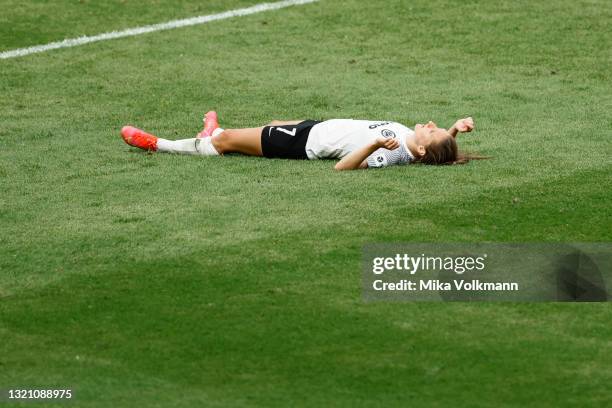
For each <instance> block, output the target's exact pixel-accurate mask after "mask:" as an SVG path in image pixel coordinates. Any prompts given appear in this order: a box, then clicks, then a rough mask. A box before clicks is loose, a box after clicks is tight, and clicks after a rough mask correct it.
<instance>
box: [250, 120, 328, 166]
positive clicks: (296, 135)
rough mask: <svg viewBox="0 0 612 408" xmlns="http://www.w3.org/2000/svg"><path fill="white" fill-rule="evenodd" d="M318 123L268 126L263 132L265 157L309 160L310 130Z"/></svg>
mask: <svg viewBox="0 0 612 408" xmlns="http://www.w3.org/2000/svg"><path fill="white" fill-rule="evenodd" d="M317 123H321V122H318V121H316V120H305V121H303V122H300V123H298V124H297V125H283V126H266V127H264V128H263V130H262V131H261V151H262V153H263V155H264V157H268V158H280V159H308V156H306V141H307V140H308V134H309V133H310V129H312V127H313V126H314V125H316V124H317Z"/></svg>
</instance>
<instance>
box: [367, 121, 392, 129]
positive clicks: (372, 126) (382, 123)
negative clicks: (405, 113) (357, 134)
mask: <svg viewBox="0 0 612 408" xmlns="http://www.w3.org/2000/svg"><path fill="white" fill-rule="evenodd" d="M389 124H391V122H381V123H374V124H372V125H370V126H368V127H369V128H370V129H376V128H377V127H381V126H385V125H389Z"/></svg>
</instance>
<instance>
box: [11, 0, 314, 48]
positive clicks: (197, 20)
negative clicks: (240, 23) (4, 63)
mask: <svg viewBox="0 0 612 408" xmlns="http://www.w3.org/2000/svg"><path fill="white" fill-rule="evenodd" d="M317 1H319V0H284V1H279V2H276V3H260V4H256V5H254V6H251V7H246V8H241V9H236V10H229V11H224V12H223V13H218V14H210V15H208V16H199V17H191V18H185V19H182V20H172V21H168V22H166V23H159V24H153V25H148V26H143V27H136V28H129V29H127V30H123V31H112V32H110V33H104V34H98V35H94V36H91V37H88V36H85V37H79V38H70V39H66V40H63V41H57V42H52V43H49V44H44V45H35V46H33V47H27V48H18V49H15V50H10V51H4V52H0V59H8V58H16V57H23V56H25V55H29V54H36V53H38V52H45V51H50V50H56V49H58V48H69V47H76V46H77V45H83V44H89V43H92V42H97V41H106V40H114V39H115V38H122V37H132V36H134V35H140V34H147V33H152V32H154V31H162V30H172V29H174V28H180V27H188V26H193V25H198V24H204V23H209V22H211V21H216V20H224V19H226V18H232V17H240V16H247V15H249V14H255V13H261V12H262V11H268V10H277V9H281V8H285V7H290V6H297V5H301V4H308V3H314V2H317Z"/></svg>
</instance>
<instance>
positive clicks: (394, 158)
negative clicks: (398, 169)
mask: <svg viewBox="0 0 612 408" xmlns="http://www.w3.org/2000/svg"><path fill="white" fill-rule="evenodd" d="M403 150H404V149H403V148H401V147H400V148H398V149H395V150H389V149H385V148H380V149H378V150H376V151H375V152H374V153H372V154H371V155H369V156H368V157H367V159H366V162H367V163H368V167H387V166H394V165H398V164H408V162H409V159H408V155H407V154H406V153H405V152H404V151H403Z"/></svg>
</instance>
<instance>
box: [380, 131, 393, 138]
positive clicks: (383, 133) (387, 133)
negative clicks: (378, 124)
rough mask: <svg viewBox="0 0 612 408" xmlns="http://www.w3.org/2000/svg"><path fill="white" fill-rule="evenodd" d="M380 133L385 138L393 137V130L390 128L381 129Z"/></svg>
mask: <svg viewBox="0 0 612 408" xmlns="http://www.w3.org/2000/svg"><path fill="white" fill-rule="evenodd" d="M380 134H381V135H383V137H386V138H387V139H392V138H394V137H395V132H393V131H392V130H389V129H383V130H381V131H380Z"/></svg>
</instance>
